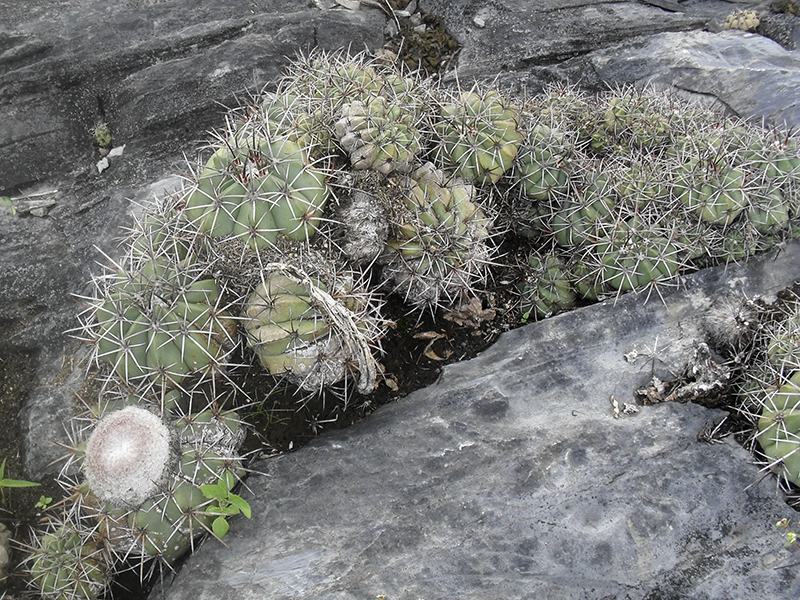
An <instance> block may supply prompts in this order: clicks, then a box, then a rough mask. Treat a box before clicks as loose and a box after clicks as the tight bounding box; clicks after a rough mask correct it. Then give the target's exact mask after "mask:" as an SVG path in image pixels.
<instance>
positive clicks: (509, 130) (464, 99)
mask: <svg viewBox="0 0 800 600" xmlns="http://www.w3.org/2000/svg"><path fill="white" fill-rule="evenodd" d="M520 120H521V115H520V111H519V108H518V107H517V106H515V105H514V104H512V103H511V102H509V101H508V100H507V99H506V98H504V97H503V96H502V95H500V93H499V92H497V91H493V90H492V91H488V92H484V93H482V92H479V91H477V90H474V91H469V92H463V93H462V94H461V95H460V96H459V97H458V98H453V99H452V100H451V101H450V102H446V103H444V104H442V106H441V108H440V109H439V116H438V119H436V120H435V122H434V130H435V131H436V134H437V135H438V136H439V145H438V147H437V149H436V162H438V163H440V164H443V165H444V166H447V167H452V168H453V169H454V171H455V174H456V175H457V176H459V177H463V178H464V179H467V180H469V181H471V182H474V183H476V184H482V183H496V182H497V181H498V180H499V179H500V177H501V176H502V175H503V174H504V173H505V172H506V171H508V170H509V169H510V168H511V166H512V163H513V161H514V158H515V157H516V156H517V152H518V150H519V147H520V145H521V144H522V140H523V136H522V133H521V132H520V131H518V126H519V123H520Z"/></svg>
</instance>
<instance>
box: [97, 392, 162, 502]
mask: <svg viewBox="0 0 800 600" xmlns="http://www.w3.org/2000/svg"><path fill="white" fill-rule="evenodd" d="M172 446H173V440H172V439H171V436H170V431H169V429H167V426H166V425H165V424H164V423H163V422H162V421H161V419H160V418H158V417H157V416H156V415H154V414H153V413H151V412H149V411H147V410H145V409H143V408H138V407H135V406H128V407H127V408H124V409H122V410H119V411H116V412H113V413H111V414H110V415H108V417H106V418H105V419H103V420H102V421H101V422H100V423H99V424H98V425H97V427H96V428H95V430H94V432H93V433H92V435H91V437H90V438H89V440H88V441H87V443H86V450H85V458H84V464H83V468H84V473H85V474H86V479H87V482H88V484H89V487H90V488H91V490H92V492H93V493H94V494H95V496H97V497H98V498H99V499H100V500H102V501H104V502H110V503H111V504H113V505H115V506H120V507H127V508H133V507H136V506H139V505H140V504H141V503H142V502H144V501H145V500H146V499H147V498H149V497H150V496H153V495H155V494H156V493H158V490H159V488H160V487H161V486H162V485H163V484H164V482H165V480H166V479H168V478H169V476H170V475H171V472H172V470H173V468H174V463H175V462H176V461H177V455H176V454H175V450H174V448H173V447H172Z"/></svg>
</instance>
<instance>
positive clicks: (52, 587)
mask: <svg viewBox="0 0 800 600" xmlns="http://www.w3.org/2000/svg"><path fill="white" fill-rule="evenodd" d="M93 533H94V532H93V531H92V530H91V529H89V528H85V527H81V526H80V525H79V524H77V523H73V522H71V521H69V520H64V521H59V520H51V521H50V522H49V523H48V529H47V530H46V531H43V532H39V534H38V535H37V536H35V544H36V545H35V546H34V547H33V548H32V550H31V552H30V554H29V555H28V557H27V561H26V562H27V570H28V573H29V575H30V583H31V585H32V586H33V587H35V588H36V589H37V591H38V593H39V594H40V596H41V598H43V599H44V600H95V599H96V598H98V597H100V596H101V595H102V594H103V593H104V592H105V591H106V590H107V589H108V586H109V583H110V580H111V574H112V568H111V565H110V564H109V560H108V558H107V555H106V553H105V552H104V550H103V548H102V546H101V545H100V544H99V543H98V541H97V540H96V539H95V537H94V536H93Z"/></svg>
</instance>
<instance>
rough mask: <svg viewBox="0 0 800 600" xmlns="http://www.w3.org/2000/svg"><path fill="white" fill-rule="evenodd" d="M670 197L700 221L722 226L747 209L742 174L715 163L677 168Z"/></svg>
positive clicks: (735, 169) (737, 170)
mask: <svg viewBox="0 0 800 600" xmlns="http://www.w3.org/2000/svg"><path fill="white" fill-rule="evenodd" d="M673 193H674V194H675V197H676V198H677V199H678V200H679V201H680V202H682V203H683V204H684V205H685V206H686V208H688V209H689V210H690V211H692V212H694V213H695V214H696V215H697V217H698V218H699V219H700V220H701V221H705V222H707V223H715V224H719V225H722V226H726V225H729V224H731V223H732V222H733V221H734V219H736V217H738V216H739V214H740V213H741V212H742V211H743V210H744V209H745V208H747V207H748V206H749V198H748V195H747V189H746V178H745V173H744V171H743V170H741V169H738V168H734V167H727V166H726V165H724V164H720V163H719V162H718V161H716V160H708V161H705V160H701V161H690V162H688V163H686V164H685V165H683V166H682V167H680V168H679V169H678V173H677V176H676V179H675V181H674V185H673Z"/></svg>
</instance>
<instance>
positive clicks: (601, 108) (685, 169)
mask: <svg viewBox="0 0 800 600" xmlns="http://www.w3.org/2000/svg"><path fill="white" fill-rule="evenodd" d="M524 106H525V109H524V110H523V112H522V121H521V122H522V128H523V129H525V130H526V131H527V132H528V133H527V134H526V136H525V137H524V139H523V141H522V144H521V146H520V149H519V151H518V152H517V156H516V158H515V161H514V168H513V169H512V170H511V172H510V177H511V178H512V179H513V180H514V184H513V185H514V188H515V189H516V191H517V193H516V196H514V195H512V196H511V197H512V200H513V202H512V206H513V214H514V217H515V218H514V228H515V229H516V231H517V233H519V234H521V235H524V236H525V237H528V238H531V239H533V240H534V241H535V242H536V243H537V244H538V245H539V246H540V247H541V249H542V251H544V252H545V253H546V252H551V251H552V250H553V249H557V251H558V252H559V253H562V254H566V255H568V256H569V257H570V260H569V261H567V263H568V265H567V270H569V271H571V272H570V273H568V274H567V275H566V278H567V279H568V280H570V281H571V282H572V289H573V291H574V292H575V293H577V294H578V295H579V296H580V297H583V298H586V299H590V300H594V299H598V298H603V297H607V296H613V295H618V294H619V293H623V292H626V291H630V290H633V291H635V292H646V294H647V296H648V297H649V296H650V295H651V294H652V292H653V291H655V292H656V293H659V292H660V289H661V288H662V287H664V286H674V285H677V282H678V278H679V276H680V274H681V273H682V272H686V271H688V270H692V269H697V268H702V267H705V266H709V265H711V264H718V263H720V262H723V263H725V262H738V261H743V260H746V259H747V258H749V257H750V256H752V255H753V254H755V253H757V252H762V251H764V250H766V249H768V248H769V247H771V246H773V245H775V244H777V243H780V242H781V241H783V240H785V239H788V238H791V237H795V235H796V227H797V226H796V218H797V216H798V214H800V213H798V205H797V198H798V194H797V189H798V187H797V184H798V175H800V170H798V167H800V152H798V149H797V143H796V140H795V139H794V138H793V137H791V136H790V135H789V134H788V133H787V132H785V131H782V130H779V129H776V128H774V129H764V128H761V127H758V126H755V125H752V124H749V123H746V122H743V121H738V120H735V119H732V118H730V117H725V116H722V115H720V114H718V113H716V112H714V111H713V110H711V109H710V108H704V107H702V106H699V105H697V104H691V103H689V102H687V101H683V100H680V99H677V98H674V97H672V96H671V95H670V94H668V93H666V92H656V91H654V90H643V91H636V90H633V89H629V88H625V89H620V90H616V91H612V92H608V93H605V94H602V95H600V96H588V95H585V94H582V93H580V92H579V91H577V90H575V89H573V88H569V87H554V88H551V89H550V90H548V91H547V92H545V93H544V94H543V95H542V96H541V97H537V98H534V99H530V100H529V101H528V102H527V103H526V104H525V105H524ZM537 268H538V266H534V267H531V268H530V269H529V270H528V271H526V273H525V277H526V278H527V279H531V278H532V277H533V278H535V277H536V276H535V275H534V273H535V271H536V269H537ZM526 289H533V288H531V287H530V286H528V287H526ZM536 293H538V292H536ZM536 293H534V296H535V295H536ZM529 300H530V301H534V302H535V301H536V299H535V297H534V298H531V299H526V298H525V294H523V305H527V304H530V301H529ZM538 312H540V311H535V312H534V314H537V313H538ZM543 314H548V311H544V313H543Z"/></svg>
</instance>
